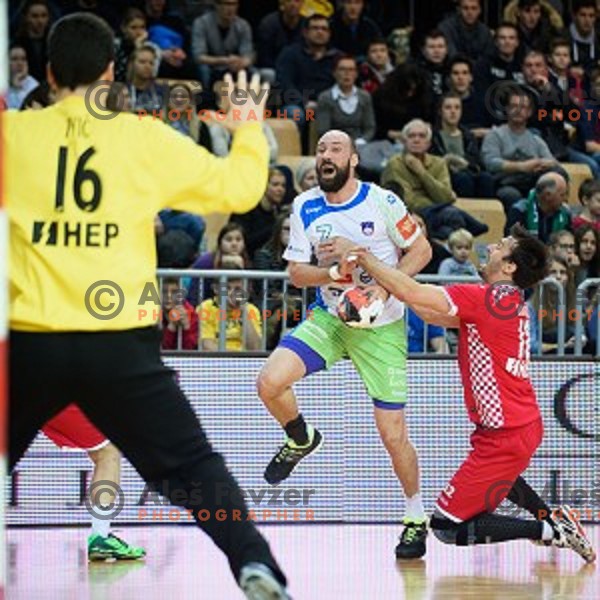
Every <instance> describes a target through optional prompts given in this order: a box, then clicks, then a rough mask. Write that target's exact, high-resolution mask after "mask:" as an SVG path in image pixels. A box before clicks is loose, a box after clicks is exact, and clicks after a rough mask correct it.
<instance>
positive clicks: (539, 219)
mask: <svg viewBox="0 0 600 600" xmlns="http://www.w3.org/2000/svg"><path fill="white" fill-rule="evenodd" d="M566 200H567V182H566V180H565V178H564V177H563V176H562V175H560V174H559V173H545V174H544V175H542V176H541V177H540V178H539V179H538V181H537V183H536V184H535V187H534V189H532V190H531V192H530V193H529V195H528V196H527V198H524V199H523V200H519V201H518V202H516V203H515V204H513V205H512V207H511V209H510V210H509V212H508V217H507V219H506V230H505V235H508V232H510V228H511V227H512V226H513V225H514V224H515V223H520V224H521V225H523V227H525V229H527V231H528V232H529V233H531V234H532V235H536V236H537V237H538V238H539V239H540V240H542V241H543V242H544V243H545V244H547V243H548V242H549V241H550V236H551V235H552V233H554V232H555V231H561V230H563V229H570V228H571V213H570V211H569V208H568V206H567V205H566V204H565V202H566Z"/></svg>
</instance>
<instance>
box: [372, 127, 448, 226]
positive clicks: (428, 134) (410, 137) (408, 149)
mask: <svg viewBox="0 0 600 600" xmlns="http://www.w3.org/2000/svg"><path fill="white" fill-rule="evenodd" d="M402 137H403V139H404V144H405V146H404V152H403V153H402V154H398V155H397V156H394V157H392V158H391V159H390V161H389V162H388V164H387V166H386V168H385V170H384V171H383V175H382V177H381V182H382V185H383V186H386V185H388V184H389V183H390V182H398V183H399V184H400V185H401V186H402V188H403V190H404V196H403V200H404V202H405V203H406V205H407V206H408V208H409V209H410V210H413V211H414V210H418V211H421V210H422V209H424V208H428V207H430V206H432V205H434V204H448V203H452V202H454V201H455V200H456V196H455V194H454V192H453V191H452V186H451V183H450V172H449V171H448V166H447V165H446V161H445V160H444V159H443V158H440V157H438V156H432V155H431V154H428V151H429V148H430V147H431V138H432V131H431V127H430V126H429V125H428V124H427V123H425V122H424V121H422V120H420V119H413V120H412V121H409V122H408V123H407V124H406V125H405V126H404V129H403V130H402ZM426 220H427V219H426Z"/></svg>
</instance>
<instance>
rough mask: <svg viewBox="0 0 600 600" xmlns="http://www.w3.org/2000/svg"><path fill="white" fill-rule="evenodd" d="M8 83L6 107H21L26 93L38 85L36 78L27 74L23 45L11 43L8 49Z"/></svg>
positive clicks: (27, 66) (25, 53) (25, 54)
mask: <svg viewBox="0 0 600 600" xmlns="http://www.w3.org/2000/svg"><path fill="white" fill-rule="evenodd" d="M8 60H9V73H10V84H9V87H8V93H7V95H6V105H7V107H8V108H15V109H17V110H18V109H19V108H21V105H22V104H23V100H25V98H26V97H27V95H28V94H29V93H30V92H32V91H33V90H34V89H35V88H36V87H38V85H39V82H38V81H37V79H35V78H34V77H32V76H31V75H30V74H29V64H28V63H27V52H26V51H25V48H23V46H19V45H15V44H13V45H12V46H11V47H10V50H9V51H8Z"/></svg>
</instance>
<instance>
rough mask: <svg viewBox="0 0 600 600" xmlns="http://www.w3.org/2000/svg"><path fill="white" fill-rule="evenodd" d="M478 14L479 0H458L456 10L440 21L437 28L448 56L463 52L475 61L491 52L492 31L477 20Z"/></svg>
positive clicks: (492, 46)
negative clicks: (446, 46)
mask: <svg viewBox="0 0 600 600" xmlns="http://www.w3.org/2000/svg"><path fill="white" fill-rule="evenodd" d="M480 16H481V2H480V0H460V1H459V3H458V10H457V11H456V12H454V13H453V14H451V15H449V16H448V17H446V18H445V19H444V20H443V21H442V22H441V23H440V25H439V30H440V31H441V32H442V33H443V34H444V37H445V38H446V42H447V43H448V55H449V56H450V58H452V57H454V56H455V55H457V54H463V55H465V56H467V57H469V58H470V59H471V60H472V61H476V60H479V58H481V57H482V56H487V55H488V54H491V53H492V52H493V49H494V38H493V36H492V32H491V31H490V29H489V27H488V26H487V25H485V24H483V23H482V22H481V21H480V20H479V17H480Z"/></svg>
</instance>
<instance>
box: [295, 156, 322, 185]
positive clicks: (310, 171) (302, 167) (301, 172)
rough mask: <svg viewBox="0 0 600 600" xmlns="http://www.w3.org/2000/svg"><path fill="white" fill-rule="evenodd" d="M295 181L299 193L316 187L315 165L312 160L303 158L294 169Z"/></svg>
mask: <svg viewBox="0 0 600 600" xmlns="http://www.w3.org/2000/svg"><path fill="white" fill-rule="evenodd" d="M296 181H297V182H298V186H299V187H300V193H302V192H306V190H310V189H312V188H314V187H316V186H317V185H318V183H319V182H318V178H317V165H316V163H315V159H314V158H305V159H304V160H302V161H301V162H300V164H299V165H298V167H297V168H296Z"/></svg>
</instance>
